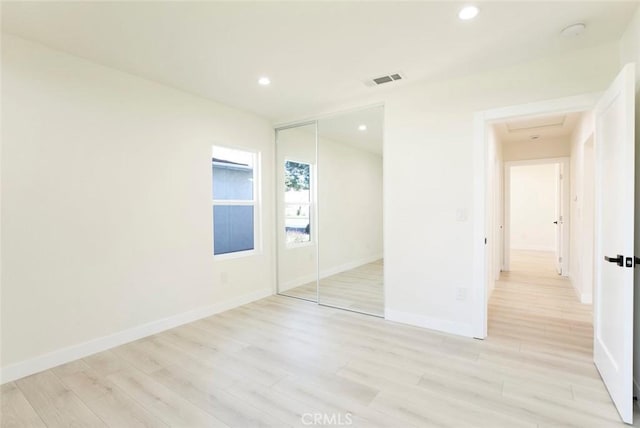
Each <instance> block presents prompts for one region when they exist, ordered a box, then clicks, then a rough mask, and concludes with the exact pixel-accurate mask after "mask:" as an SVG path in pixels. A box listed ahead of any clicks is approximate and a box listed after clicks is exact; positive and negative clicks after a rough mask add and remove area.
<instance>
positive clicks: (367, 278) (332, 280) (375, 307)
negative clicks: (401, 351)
mask: <svg viewBox="0 0 640 428" xmlns="http://www.w3.org/2000/svg"><path fill="white" fill-rule="evenodd" d="M383 269H384V262H383V260H382V259H380V260H377V261H375V262H373V263H368V264H366V265H362V266H358V267H357V268H355V269H351V270H348V271H345V272H340V273H338V274H336V275H332V276H330V277H327V278H323V279H321V280H320V303H322V304H324V305H330V306H336V307H339V308H344V309H349V310H352V311H357V312H364V313H366V314H372V315H377V316H384V290H383V285H382V284H383ZM282 294H285V295H287V296H292V297H298V298H301V299H307V300H312V301H315V300H316V299H317V298H318V295H317V291H316V283H315V282H312V283H309V284H304V285H301V286H299V287H296V288H292V289H290V290H287V291H285V292H284V293H282Z"/></svg>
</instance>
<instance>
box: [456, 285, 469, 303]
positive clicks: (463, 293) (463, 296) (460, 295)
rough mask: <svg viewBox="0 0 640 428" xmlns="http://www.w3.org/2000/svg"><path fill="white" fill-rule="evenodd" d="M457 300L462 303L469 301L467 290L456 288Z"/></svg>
mask: <svg viewBox="0 0 640 428" xmlns="http://www.w3.org/2000/svg"><path fill="white" fill-rule="evenodd" d="M456 300H459V301H461V302H462V301H465V300H467V289H466V288H456Z"/></svg>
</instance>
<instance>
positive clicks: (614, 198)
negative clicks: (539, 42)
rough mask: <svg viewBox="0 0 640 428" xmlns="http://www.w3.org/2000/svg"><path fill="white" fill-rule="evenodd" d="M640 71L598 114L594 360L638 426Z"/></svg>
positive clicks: (616, 85) (625, 73) (627, 74)
mask: <svg viewBox="0 0 640 428" xmlns="http://www.w3.org/2000/svg"><path fill="white" fill-rule="evenodd" d="M634 96H635V66H634V65H633V64H628V65H626V66H625V67H624V68H623V69H622V71H621V72H620V74H619V75H618V77H616V79H615V80H614V82H613V83H612V84H611V87H610V88H609V89H608V90H607V91H606V92H605V94H604V95H603V96H602V98H601V99H600V101H599V102H598V104H597V106H596V109H595V120H596V123H595V126H596V140H595V145H596V148H595V149H596V155H595V156H596V165H595V166H596V168H595V169H596V171H595V172H596V174H595V175H596V177H595V186H596V250H595V295H594V308H593V309H594V349H593V352H594V355H593V359H594V362H595V364H596V367H597V368H598V371H599V372H600V376H602V380H603V381H604V383H605V385H606V387H607V389H608V391H609V395H611V399H612V400H613V403H614V404H615V406H616V408H617V409H618V412H619V413H620V416H621V417H622V420H623V421H624V422H626V423H629V424H630V423H632V422H633V390H632V379H633V266H634V264H635V263H634V253H633V238H634V236H633V233H634V230H633V222H634V218H633V216H634V209H633V205H634V179H635V176H634V102H635V100H634Z"/></svg>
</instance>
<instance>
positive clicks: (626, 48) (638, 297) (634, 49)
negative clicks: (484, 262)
mask: <svg viewBox="0 0 640 428" xmlns="http://www.w3.org/2000/svg"><path fill="white" fill-rule="evenodd" d="M629 62H635V63H636V183H635V189H636V198H635V199H636V203H635V213H636V221H635V253H636V254H635V255H636V256H638V255H640V173H639V171H640V8H638V9H637V10H636V13H635V14H634V16H633V18H632V19H631V22H630V23H629V26H628V27H627V29H626V31H625V33H624V35H623V36H622V39H621V40H620V64H619V65H620V67H622V66H623V65H625V64H626V63H629ZM635 283H636V284H640V271H639V270H638V269H635ZM634 323H635V325H634V340H635V343H634V349H635V351H634V393H635V395H639V394H640V293H637V292H636V293H635V321H634Z"/></svg>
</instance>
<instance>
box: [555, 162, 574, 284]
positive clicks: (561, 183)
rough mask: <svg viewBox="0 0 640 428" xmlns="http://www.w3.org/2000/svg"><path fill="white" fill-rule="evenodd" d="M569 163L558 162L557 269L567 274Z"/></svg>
mask: <svg viewBox="0 0 640 428" xmlns="http://www.w3.org/2000/svg"><path fill="white" fill-rule="evenodd" d="M568 169H569V164H568V161H563V162H560V163H558V164H556V218H555V220H554V222H553V223H554V226H555V228H556V260H555V261H556V271H557V272H558V275H564V276H567V272H568V271H569V257H568V255H569V251H568V245H569V223H568V221H567V220H568V219H569V216H568V213H569V204H570V202H569V192H570V189H569V180H568V179H567V177H568V176H569V171H568Z"/></svg>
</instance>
